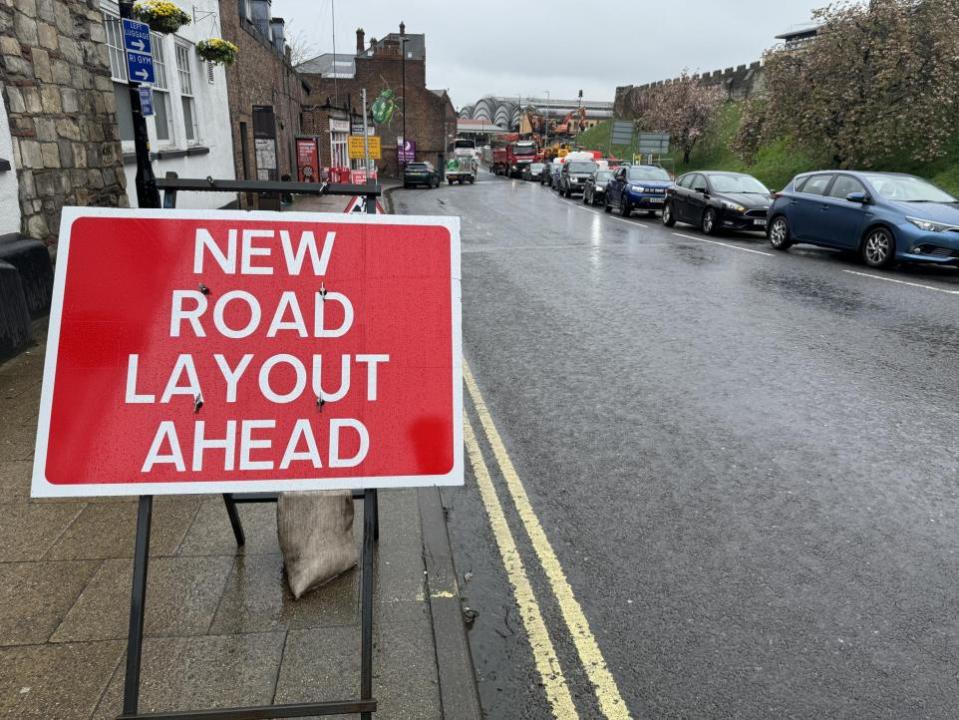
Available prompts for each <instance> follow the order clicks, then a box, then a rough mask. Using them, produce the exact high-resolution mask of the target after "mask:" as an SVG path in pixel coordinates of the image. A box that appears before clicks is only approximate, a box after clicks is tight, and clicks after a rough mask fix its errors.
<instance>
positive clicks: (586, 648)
mask: <svg viewBox="0 0 959 720" xmlns="http://www.w3.org/2000/svg"><path fill="white" fill-rule="evenodd" d="M463 377H464V379H465V380H466V387H467V389H468V391H469V395H470V398H471V399H472V401H473V407H474V408H475V409H476V414H477V416H478V417H479V420H480V424H481V425H482V426H483V431H484V432H485V434H486V439H487V441H488V442H489V444H490V447H491V448H492V449H493V454H494V455H495V456H496V462H497V464H498V465H499V469H500V472H501V473H502V474H503V478H504V479H505V480H506V487H507V488H508V489H509V494H510V497H512V499H513V504H514V505H515V506H516V512H517V513H518V514H519V517H520V520H521V521H522V523H523V527H524V528H525V529H526V534H527V535H528V536H529V539H530V542H531V543H532V544H533V549H534V550H535V551H536V556H537V557H538V558H539V563H540V565H541V566H542V568H543V571H544V572H545V573H546V577H547V579H548V580H549V584H550V587H551V588H552V590H553V594H554V595H555V596H556V601H557V603H558V604H559V608H560V612H562V614H563V620H564V621H565V622H566V627H567V629H568V630H569V634H570V636H571V637H572V639H573V643H574V644H575V645H576V651H577V653H578V654H579V659H580V662H581V663H582V665H583V670H585V671H586V675H587V676H588V677H589V679H590V681H591V682H592V683H593V686H594V691H595V693H596V699H597V700H598V701H599V707H600V710H602V712H603V714H604V715H605V716H606V717H607V718H608V719H609V720H630V715H629V709H628V708H627V707H626V703H625V702H623V698H622V696H621V695H620V693H619V688H618V687H617V686H616V680H615V679H614V678H613V675H612V673H611V672H610V671H609V668H608V666H607V665H606V660H605V658H604V657H603V653H602V651H601V650H600V649H599V644H598V643H597V642H596V638H595V637H594V636H593V633H592V631H591V630H590V629H589V622H588V621H587V620H586V615H585V614H584V613H583V609H582V607H580V604H579V601H577V600H576V596H575V595H574V594H573V589H572V588H571V587H570V585H569V581H568V580H567V579H566V573H565V572H564V571H563V566H562V565H561V564H560V562H559V558H557V557H556V553H555V551H554V550H553V546H552V545H551V544H550V542H549V539H548V538H547V537H546V532H545V531H544V530H543V526H542V524H540V521H539V518H538V517H537V516H536V513H535V511H534V510H533V506H532V504H531V503H530V501H529V496H527V494H526V488H524V487H523V482H522V480H520V477H519V474H518V473H517V472H516V468H515V467H514V466H513V461H512V460H511V459H510V457H509V453H507V451H506V446H505V445H504V444H503V440H502V438H501V437H500V435H499V431H497V429H496V425H495V424H494V423H493V417H492V415H490V412H489V408H487V406H486V402H485V401H484V400H483V396H482V395H481V394H480V390H479V386H478V385H477V384H476V379H475V378H474V377H473V373H472V371H471V370H470V368H469V364H468V363H467V362H466V361H465V360H464V361H463Z"/></svg>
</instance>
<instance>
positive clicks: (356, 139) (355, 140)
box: [349, 135, 382, 160]
mask: <svg viewBox="0 0 959 720" xmlns="http://www.w3.org/2000/svg"><path fill="white" fill-rule="evenodd" d="M366 140H367V142H368V143H369V147H370V159H371V160H379V159H380V153H381V152H382V150H381V146H380V138H379V136H377V135H371V136H369V137H367V138H366ZM349 150H350V160H364V159H365V158H366V143H364V142H363V136H362V135H350V137H349Z"/></svg>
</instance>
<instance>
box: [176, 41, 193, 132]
mask: <svg viewBox="0 0 959 720" xmlns="http://www.w3.org/2000/svg"><path fill="white" fill-rule="evenodd" d="M191 50H192V46H191V45H188V44H186V43H183V42H179V41H177V43H176V69H177V75H178V76H179V78H180V102H181V103H182V105H183V125H184V128H185V130H186V139H187V141H188V142H196V141H197V140H198V137H197V136H198V132H197V129H198V123H197V117H196V100H195V99H194V97H193V75H192V70H191V57H192V54H193V53H192V52H191Z"/></svg>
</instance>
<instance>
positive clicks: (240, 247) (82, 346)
mask: <svg viewBox="0 0 959 720" xmlns="http://www.w3.org/2000/svg"><path fill="white" fill-rule="evenodd" d="M133 238H136V240H137V241H136V242H132V241H131V240H132V239H133ZM161 269H162V270H161ZM107 279H108V280H109V281H106V280H107ZM461 352H462V349H461V339H460V248H459V220H458V219H457V218H404V217H401V216H382V217H375V216H371V215H356V214H353V215H347V214H342V215H338V214H334V215H329V214H313V213H310V214H305V213H304V214H299V213H283V214H282V215H279V214H276V213H267V212H262V213H258V212H252V213H246V212H217V211H169V210H168V211H163V212H159V211H145V210H113V209H101V208H65V209H64V211H63V220H62V224H61V229H60V244H59V251H58V261H57V268H56V279H55V286H54V300H53V306H52V310H51V313H50V329H49V340H48V346H47V358H46V365H45V368H44V382H43V394H42V400H41V410H40V420H39V425H38V429H37V445H36V453H35V465H34V476H33V496H34V497H57V496H84V495H130V494H133V495H146V494H165V493H223V492H239V491H250V492H274V491H289V490H307V489H335V488H365V487H408V486H421V485H456V484H462V482H463V457H462V445H463V439H462V412H463V410H462V378H461V360H460V358H461Z"/></svg>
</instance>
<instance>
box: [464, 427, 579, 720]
mask: <svg viewBox="0 0 959 720" xmlns="http://www.w3.org/2000/svg"><path fill="white" fill-rule="evenodd" d="M463 439H464V441H465V443H466V453H467V455H468V456H469V460H470V465H471V466H472V467H473V475H475V476H476V484H477V486H479V491H480V495H481V496H482V498H483V504H484V505H485V506H486V513H487V515H489V520H490V527H492V529H493V536H494V537H495V538H496V545H497V547H498V548H499V553H500V557H501V558H502V560H503V567H505V568H506V575H507V577H508V578H509V582H510V585H512V586H513V595H514V596H515V597H516V604H517V605H518V606H519V614H520V617H521V618H522V620H523V626H524V627H525V628H526V634H527V636H528V637H529V644H530V647H531V648H532V650H533V659H534V661H535V663H536V669H537V670H538V671H539V676H540V679H541V680H542V682H543V688H544V689H545V691H546V698H547V699H548V700H549V704H550V707H552V709H553V717H555V718H556V720H578V718H579V714H578V713H577V712H576V705H575V704H574V703H573V697H572V695H570V692H569V687H568V686H567V685H566V677H565V676H564V675H563V669H562V668H561V667H560V664H559V658H558V657H557V656H556V649H555V648H554V647H553V642H552V640H550V637H549V631H548V630H547V629H546V623H545V622H544V621H543V614H542V613H541V612H540V609H539V603H537V602H536V596H535V595H534V594H533V587H532V585H530V582H529V578H528V577H527V575H526V570H525V569H524V567H523V559H522V558H521V557H520V554H519V550H517V548H516V541H515V540H514V539H513V533H512V531H511V530H510V529H509V524H508V523H507V522H506V513H505V512H504V511H503V506H502V505H501V504H500V501H499V496H498V495H497V494H496V488H495V487H494V486H493V480H492V479H491V478H490V474H489V469H488V468H487V467H486V461H485V460H483V451H482V450H481V449H480V446H479V443H478V442H477V441H476V433H475V432H474V431H473V425H472V423H471V422H470V419H469V417H466V416H465V415H464V418H463Z"/></svg>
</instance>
